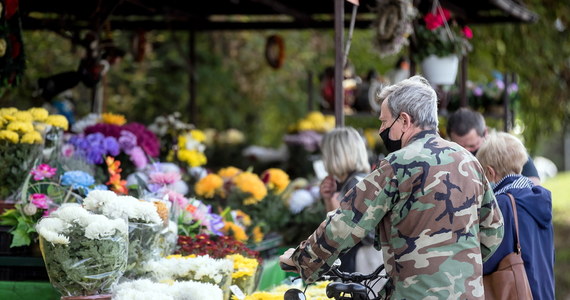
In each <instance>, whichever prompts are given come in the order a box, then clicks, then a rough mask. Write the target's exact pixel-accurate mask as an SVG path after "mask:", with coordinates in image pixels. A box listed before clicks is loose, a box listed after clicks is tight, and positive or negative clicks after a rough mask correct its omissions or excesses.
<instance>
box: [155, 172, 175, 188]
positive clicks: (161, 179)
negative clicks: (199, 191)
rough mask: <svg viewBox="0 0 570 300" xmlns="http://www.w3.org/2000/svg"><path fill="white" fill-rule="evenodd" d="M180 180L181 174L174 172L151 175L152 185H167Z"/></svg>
mask: <svg viewBox="0 0 570 300" xmlns="http://www.w3.org/2000/svg"><path fill="white" fill-rule="evenodd" d="M178 180H180V174H178V173H174V172H169V173H162V172H156V173H152V174H150V183H154V184H162V185H167V184H172V183H175V182H176V181H178Z"/></svg>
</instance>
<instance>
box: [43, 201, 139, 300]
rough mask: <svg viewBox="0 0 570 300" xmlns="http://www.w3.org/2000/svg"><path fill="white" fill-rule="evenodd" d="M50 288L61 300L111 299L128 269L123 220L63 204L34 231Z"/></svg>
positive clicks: (125, 225)
mask: <svg viewBox="0 0 570 300" xmlns="http://www.w3.org/2000/svg"><path fill="white" fill-rule="evenodd" d="M36 229H37V231H38V232H39V235H40V248H41V250H42V255H43V258H44V261H45V264H46V269H47V272H48V276H49V278H50V282H51V284H52V285H53V286H54V287H55V288H56V289H57V290H58V291H59V292H60V293H61V294H62V295H63V297H62V300H63V299H69V300H71V299H105V298H106V299H110V295H109V293H110V292H111V287H112V286H113V285H114V284H116V283H117V282H118V280H119V278H120V277H121V276H122V275H123V272H124V271H125V270H126V267H127V251H128V229H127V222H126V220H125V219H121V218H117V219H110V218H107V217H105V216H103V215H97V214H92V213H90V212H88V211H87V210H85V209H84V208H82V207H81V206H80V205H79V204H65V205H63V206H61V207H60V208H58V209H57V210H56V211H54V212H53V213H52V214H51V215H50V216H49V217H46V218H43V219H42V220H40V222H39V223H38V225H37V227H36Z"/></svg>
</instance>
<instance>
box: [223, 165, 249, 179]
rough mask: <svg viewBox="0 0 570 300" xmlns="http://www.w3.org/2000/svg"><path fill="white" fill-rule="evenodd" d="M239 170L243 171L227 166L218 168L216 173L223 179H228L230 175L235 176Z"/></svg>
mask: <svg viewBox="0 0 570 300" xmlns="http://www.w3.org/2000/svg"><path fill="white" fill-rule="evenodd" d="M241 172H243V171H242V170H240V169H238V168H236V167H227V168H222V169H220V170H219V171H218V175H220V176H221V177H222V178H223V179H230V178H232V177H235V176H236V175H238V174H239V173H241Z"/></svg>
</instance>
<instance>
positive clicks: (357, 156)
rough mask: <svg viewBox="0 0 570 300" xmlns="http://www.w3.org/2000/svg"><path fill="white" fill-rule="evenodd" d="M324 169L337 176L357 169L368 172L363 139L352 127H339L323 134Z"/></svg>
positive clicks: (368, 165)
mask: <svg viewBox="0 0 570 300" xmlns="http://www.w3.org/2000/svg"><path fill="white" fill-rule="evenodd" d="M321 151H322V153H323V163H324V165H325V170H326V171H327V172H328V173H329V174H332V175H335V176H337V177H343V176H347V175H349V174H350V173H352V172H354V171H357V172H363V173H369V172H370V163H369V162H368V153H367V152H366V145H365V143H364V140H363V139H362V137H361V136H360V134H358V131H356V129H354V128H352V127H339V128H335V129H333V130H332V131H330V132H328V133H327V134H325V136H324V137H323V140H322V141H321Z"/></svg>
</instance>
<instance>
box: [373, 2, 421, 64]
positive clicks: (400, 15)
mask: <svg viewBox="0 0 570 300" xmlns="http://www.w3.org/2000/svg"><path fill="white" fill-rule="evenodd" d="M373 11H375V13H376V14H377V18H376V20H375V21H374V23H373V26H374V28H375V29H376V39H375V41H376V47H377V48H378V50H379V51H380V56H388V55H392V54H394V53H398V52H399V51H400V50H401V49H402V47H403V46H404V45H408V37H409V36H410V34H411V33H412V31H413V27H412V21H413V19H414V17H415V15H416V9H415V8H414V6H413V3H412V0H377V1H376V7H375V8H373Z"/></svg>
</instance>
